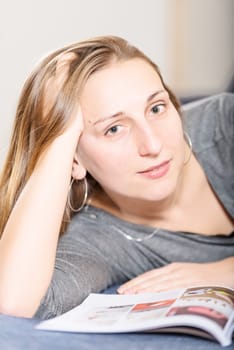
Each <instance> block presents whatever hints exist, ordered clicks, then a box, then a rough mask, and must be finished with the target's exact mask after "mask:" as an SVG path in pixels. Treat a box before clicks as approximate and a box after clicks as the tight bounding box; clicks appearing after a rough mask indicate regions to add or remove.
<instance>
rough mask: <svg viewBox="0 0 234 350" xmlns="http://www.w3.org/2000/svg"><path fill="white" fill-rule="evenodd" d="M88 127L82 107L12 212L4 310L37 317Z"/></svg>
mask: <svg viewBox="0 0 234 350" xmlns="http://www.w3.org/2000/svg"><path fill="white" fill-rule="evenodd" d="M68 58H69V57H68ZM67 62H68V64H69V60H68V61H66V60H65V62H64V61H63V62H62V67H63V70H62V71H61V69H60V68H61V67H58V72H59V74H57V73H56V75H55V77H54V78H52V81H50V89H47V90H46V95H45V109H46V108H47V107H49V106H50V105H52V104H53V102H54V100H53V99H54V98H56V93H57V92H56V91H59V88H60V86H61V85H60V84H62V83H63V82H64V78H65V77H66V69H67V67H68V65H67ZM53 92H54V94H53ZM82 129H83V118H82V114H81V111H80V110H77V111H76V113H74V116H73V117H72V118H71V122H70V123H68V126H67V128H66V129H65V131H64V132H63V133H62V134H61V135H60V136H58V137H56V138H55V139H54V141H52V143H51V144H50V145H49V146H48V148H47V149H46V150H45V151H44V152H43V154H42V155H41V157H40V158H39V161H38V162H37V164H36V166H35V169H34V170H33V172H32V174H31V176H30V178H29V180H28V181H27V182H26V184H25V186H24V188H23V190H22V191H21V193H20V195H19V197H18V199H17V201H16V203H15V205H14V207H13V209H12V211H11V213H10V216H9V219H8V221H7V223H6V226H5V228H4V231H3V234H2V238H1V240H0V313H6V314H11V315H14V316H23V317H31V316H33V315H34V313H35V312H36V310H37V308H38V306H39V304H40V301H41V299H42V297H43V296H44V295H45V293H46V290H47V288H48V286H49V284H50V281H51V278H52V273H53V268H54V262H55V256H56V247H57V243H58V237H59V232H60V226H61V222H62V218H63V213H64V209H65V205H66V202H67V195H68V189H69V184H70V180H71V175H72V167H73V162H74V156H75V151H76V149H77V144H78V142H79V137H80V135H81V133H82ZM84 175H85V174H84Z"/></svg>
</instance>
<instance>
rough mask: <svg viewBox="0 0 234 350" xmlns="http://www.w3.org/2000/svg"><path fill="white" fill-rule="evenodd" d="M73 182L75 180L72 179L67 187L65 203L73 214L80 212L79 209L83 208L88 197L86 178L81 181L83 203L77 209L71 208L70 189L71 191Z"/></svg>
mask: <svg viewBox="0 0 234 350" xmlns="http://www.w3.org/2000/svg"><path fill="white" fill-rule="evenodd" d="M74 181H76V179H74V178H72V180H71V183H70V186H69V190H68V197H67V202H68V206H69V208H70V209H71V210H72V211H74V212H75V213H77V212H78V211H81V209H83V208H84V206H85V203H86V200H87V197H88V182H87V180H86V177H85V178H84V179H83V181H84V198H83V201H82V203H81V205H80V206H79V208H74V207H73V206H72V203H71V189H72V185H73V183H74Z"/></svg>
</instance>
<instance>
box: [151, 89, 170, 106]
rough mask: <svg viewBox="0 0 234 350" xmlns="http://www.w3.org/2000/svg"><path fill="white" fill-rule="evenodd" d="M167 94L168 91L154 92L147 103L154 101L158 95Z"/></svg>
mask: <svg viewBox="0 0 234 350" xmlns="http://www.w3.org/2000/svg"><path fill="white" fill-rule="evenodd" d="M165 93H166V90H159V91H156V92H154V93H153V94H152V95H150V96H149V97H148V98H147V103H148V102H150V101H151V100H153V99H154V98H155V97H156V96H157V95H160V94H165Z"/></svg>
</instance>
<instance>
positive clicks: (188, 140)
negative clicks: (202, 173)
mask: <svg viewBox="0 0 234 350" xmlns="http://www.w3.org/2000/svg"><path fill="white" fill-rule="evenodd" d="M184 138H185V140H186V142H187V144H188V146H189V149H190V152H189V156H188V159H187V160H186V161H185V162H184V165H185V164H187V163H188V162H189V160H190V158H191V155H192V152H193V144H192V141H191V138H190V136H189V134H188V133H187V132H186V131H184Z"/></svg>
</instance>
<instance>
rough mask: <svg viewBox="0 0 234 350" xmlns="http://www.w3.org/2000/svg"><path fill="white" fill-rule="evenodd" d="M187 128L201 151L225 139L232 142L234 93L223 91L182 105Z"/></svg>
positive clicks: (195, 148)
mask: <svg viewBox="0 0 234 350" xmlns="http://www.w3.org/2000/svg"><path fill="white" fill-rule="evenodd" d="M182 112H183V117H184V125H185V129H186V131H187V132H188V134H189V135H190V137H191V140H192V143H193V146H194V150H195V151H196V152H197V153H199V152H202V151H203V150H204V149H208V148H212V147H214V145H215V144H217V142H219V141H220V140H224V141H225V143H226V142H230V143H231V142H232V141H231V139H232V138H233V130H234V94H232V93H222V94H217V95H214V96H210V97H206V98H203V99H200V100H198V101H195V102H191V103H187V104H186V105H183V106H182Z"/></svg>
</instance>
